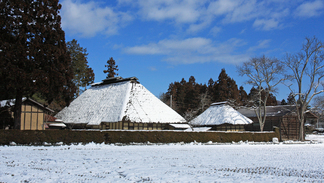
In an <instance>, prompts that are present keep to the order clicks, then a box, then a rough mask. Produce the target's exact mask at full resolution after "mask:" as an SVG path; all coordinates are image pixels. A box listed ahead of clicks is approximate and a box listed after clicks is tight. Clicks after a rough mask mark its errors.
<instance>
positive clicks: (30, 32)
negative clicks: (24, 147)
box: [0, 0, 75, 129]
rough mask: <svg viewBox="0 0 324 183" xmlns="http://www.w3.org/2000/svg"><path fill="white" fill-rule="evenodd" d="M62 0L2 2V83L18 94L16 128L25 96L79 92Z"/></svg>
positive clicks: (48, 96) (52, 96) (66, 96)
mask: <svg viewBox="0 0 324 183" xmlns="http://www.w3.org/2000/svg"><path fill="white" fill-rule="evenodd" d="M60 9H61V5H60V4H59V3H58V0H52V1H49V0H38V1H35V0H16V1H12V0H2V1H1V2H0V22H1V23H0V25H1V27H0V36H1V39H0V50H1V52H0V60H1V62H0V77H1V79H0V82H1V83H0V84H1V85H2V86H5V90H4V91H2V92H10V93H11V94H12V95H15V98H16V101H15V108H14V121H15V128H16V129H20V121H21V120H20V119H21V104H22V97H23V96H31V95H33V94H34V93H35V92H38V93H40V94H41V95H42V97H43V98H45V99H46V100H47V101H48V102H49V103H51V102H52V101H53V100H54V99H56V98H58V97H61V98H62V99H64V100H65V101H66V102H67V103H69V102H70V101H71V100H72V98H73V95H74V93H75V86H74V83H73V82H72V79H73V71H72V70H71V64H72V63H71V59H70V57H69V55H68V53H67V51H66V44H65V37H64V31H63V30H62V28H61V17H60V16H59V10H60Z"/></svg>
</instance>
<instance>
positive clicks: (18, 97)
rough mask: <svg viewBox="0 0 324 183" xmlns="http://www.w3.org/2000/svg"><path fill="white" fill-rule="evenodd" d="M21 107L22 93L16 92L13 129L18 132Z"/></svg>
mask: <svg viewBox="0 0 324 183" xmlns="http://www.w3.org/2000/svg"><path fill="white" fill-rule="evenodd" d="M21 105H22V92H21V91H17V95H16V101H15V106H14V125H15V129H19V130H20V124H21Z"/></svg>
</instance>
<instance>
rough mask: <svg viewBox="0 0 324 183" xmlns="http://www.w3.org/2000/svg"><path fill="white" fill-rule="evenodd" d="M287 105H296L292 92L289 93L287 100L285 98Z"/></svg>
mask: <svg viewBox="0 0 324 183" xmlns="http://www.w3.org/2000/svg"><path fill="white" fill-rule="evenodd" d="M287 104H288V105H295V104H296V100H295V97H294V94H293V92H290V93H289V95H288V98H287Z"/></svg>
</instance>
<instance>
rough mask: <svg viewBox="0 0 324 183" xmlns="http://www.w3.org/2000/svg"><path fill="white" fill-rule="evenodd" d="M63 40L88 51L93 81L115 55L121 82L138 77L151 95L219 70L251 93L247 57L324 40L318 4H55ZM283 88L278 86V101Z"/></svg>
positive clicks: (265, 0) (195, 0) (187, 0)
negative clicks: (243, 68) (241, 70)
mask: <svg viewBox="0 0 324 183" xmlns="http://www.w3.org/2000/svg"><path fill="white" fill-rule="evenodd" d="M60 3H61V4H62V9H61V12H60V14H61V16H62V27H63V30H64V31H65V34H66V41H70V40H72V39H76V40H77V41H78V42H79V43H80V45H81V46H82V47H84V48H87V52H88V53H89V55H88V62H89V65H90V67H91V68H92V69H93V70H94V72H95V82H99V81H101V80H102V79H105V78H106V74H104V73H103V70H104V69H105V67H104V65H105V64H106V62H107V60H108V59H109V58H110V57H113V58H114V60H115V61H116V64H117V65H118V68H119V71H118V74H119V76H122V77H132V76H136V77H137V78H139V81H140V82H141V84H143V85H144V86H145V87H146V88H147V89H148V90H150V91H151V92H152V93H153V94H154V95H156V96H159V95H160V94H161V93H162V92H166V91H167V89H168V87H169V84H170V83H171V82H174V81H180V80H181V79H182V78H185V79H186V80H187V81H188V79H189V77H190V76H194V77H195V78H196V82H198V83H207V82H208V80H209V79H210V78H213V79H214V80H217V78H218V75H219V73H220V71H221V69H222V68H225V70H226V72H227V74H228V75H229V76H230V77H231V78H233V79H234V80H235V81H236V83H237V85H238V86H241V85H242V86H243V87H244V88H245V90H246V91H247V92H248V93H249V91H250V89H251V86H249V85H246V84H245V82H246V81H247V79H248V78H245V77H240V76H239V75H238V74H237V72H236V66H238V65H240V64H241V63H242V62H245V61H248V60H249V59H250V58H251V57H256V56H262V55H263V54H264V55H266V56H269V57H277V58H278V59H282V58H283V56H284V55H285V54H286V53H287V52H288V53H296V52H298V51H299V50H300V49H301V47H302V44H303V42H304V41H305V37H312V36H316V37H317V38H318V39H320V40H322V41H324V34H323V31H324V23H323V21H324V17H323V15H324V0H310V1H302V0H294V1H284V0H246V1H245V0H214V1H213V0H117V1H113V0H109V1H103V0H102V1H101V0H97V1H87V0H61V1H60ZM288 94H289V90H288V89H287V87H286V86H284V85H280V86H278V93H277V94H276V97H277V99H278V100H282V99H286V98H287V96H288Z"/></svg>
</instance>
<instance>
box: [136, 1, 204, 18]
mask: <svg viewBox="0 0 324 183" xmlns="http://www.w3.org/2000/svg"><path fill="white" fill-rule="evenodd" d="M200 4H201V1H195V0H185V1H181V0H178V1H173V0H154V1H152V0H139V1H138V5H139V7H140V14H141V15H142V17H144V18H145V19H148V20H157V21H164V20H172V21H175V22H177V23H193V22H196V21H197V20H198V19H199V17H200V15H201V12H200V8H201V6H200Z"/></svg>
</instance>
